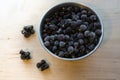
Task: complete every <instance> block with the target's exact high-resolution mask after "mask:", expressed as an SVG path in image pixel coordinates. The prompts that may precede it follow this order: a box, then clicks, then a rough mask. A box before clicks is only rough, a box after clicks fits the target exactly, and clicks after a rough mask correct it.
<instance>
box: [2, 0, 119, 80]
mask: <svg viewBox="0 0 120 80" xmlns="http://www.w3.org/2000/svg"><path fill="white" fill-rule="evenodd" d="M65 1H70V0H0V80H120V36H119V34H120V5H119V3H120V0H74V2H79V3H84V4H86V5H90V6H91V7H94V8H95V9H96V10H97V11H98V13H99V15H100V16H101V18H102V21H103V24H104V29H105V31H104V39H103V42H102V44H101V46H100V48H99V49H97V51H96V52H95V53H94V54H93V55H91V56H89V57H87V58H85V59H83V60H78V61H63V60H58V59H56V58H54V57H52V56H51V55H49V54H48V53H47V52H46V51H45V50H44V49H43V47H42V46H41V45H40V42H39V39H38V36H37V30H38V27H39V26H38V24H39V21H40V19H41V18H42V16H43V15H44V13H45V12H46V11H47V10H48V9H49V8H50V7H52V6H54V5H56V4H58V3H62V2H65ZM28 24H33V25H34V26H35V30H36V34H35V35H33V36H31V37H30V38H28V39H25V38H24V37H23V35H21V33H20V31H21V29H22V28H23V26H24V25H28ZM20 49H25V50H30V51H31V52H32V60H30V61H22V60H21V59H20V55H19V54H18V53H19V50H20ZM41 59H47V60H48V61H49V62H50V65H51V66H50V68H49V69H48V70H46V71H43V72H41V71H39V70H38V69H37V68H36V66H35V65H36V63H37V62H38V61H40V60H41Z"/></svg>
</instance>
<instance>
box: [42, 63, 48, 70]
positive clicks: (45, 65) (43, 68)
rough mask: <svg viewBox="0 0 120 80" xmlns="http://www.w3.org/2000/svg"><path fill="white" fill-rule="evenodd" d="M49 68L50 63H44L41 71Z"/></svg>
mask: <svg viewBox="0 0 120 80" xmlns="http://www.w3.org/2000/svg"><path fill="white" fill-rule="evenodd" d="M48 68H49V64H44V65H42V66H41V71H44V70H46V69H48Z"/></svg>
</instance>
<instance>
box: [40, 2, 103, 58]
mask: <svg viewBox="0 0 120 80" xmlns="http://www.w3.org/2000/svg"><path fill="white" fill-rule="evenodd" d="M71 5H73V6H78V7H84V8H88V9H90V10H92V11H93V12H94V14H96V15H97V17H98V19H99V22H100V23H101V31H102V34H101V37H100V39H99V42H98V44H97V45H96V47H95V48H94V49H93V50H92V51H90V52H89V53H87V54H86V55H83V56H81V57H78V58H61V57H58V56H57V55H55V54H53V53H52V52H51V51H50V50H48V49H47V48H46V47H45V45H44V44H43V39H42V29H43V26H44V22H45V19H46V18H48V17H49V15H52V14H53V13H54V12H55V11H56V10H59V9H60V8H61V7H65V6H71ZM38 35H39V39H40V42H41V44H42V46H43V47H44V49H45V50H46V51H47V52H48V53H50V54H51V55H52V56H54V57H56V58H58V59H62V60H79V59H83V58H85V57H87V56H89V55H91V54H92V53H93V52H94V51H95V50H96V49H97V48H98V47H99V46H100V44H101V42H102V39H103V24H102V21H101V18H100V16H99V15H98V13H97V12H96V11H94V10H93V9H91V8H89V7H87V6H84V5H81V4H79V3H73V2H67V3H61V4H58V5H56V6H54V7H53V8H51V9H49V10H48V11H47V13H46V14H45V15H44V16H43V18H42V20H41V22H40V27H39V33H38Z"/></svg>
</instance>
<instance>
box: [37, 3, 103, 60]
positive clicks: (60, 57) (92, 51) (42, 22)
mask: <svg viewBox="0 0 120 80" xmlns="http://www.w3.org/2000/svg"><path fill="white" fill-rule="evenodd" d="M69 6H70V7H71V6H72V7H74V6H75V7H80V9H81V10H82V9H86V10H87V9H88V10H90V11H92V12H93V13H94V14H95V16H97V19H98V21H99V23H100V29H98V30H96V29H95V30H94V29H93V27H92V29H93V30H92V31H91V32H90V33H89V31H87V30H86V26H87V24H88V23H89V20H88V23H87V22H86V21H87V20H85V19H86V14H87V17H88V16H89V14H90V13H89V14H88V12H87V13H86V11H84V10H82V11H81V12H80V15H81V14H83V15H81V16H80V18H79V19H80V20H82V22H84V24H85V25H86V26H85V25H80V29H78V30H79V31H81V32H83V33H84V36H90V39H91V38H94V34H97V35H100V36H99V39H98V42H97V44H96V45H95V47H93V45H90V46H89V47H87V48H89V49H91V50H90V51H89V52H88V53H86V54H84V55H82V56H79V57H78V56H77V57H74V56H73V57H70V58H68V57H63V56H64V55H63V54H65V52H64V51H65V50H63V51H59V49H58V50H57V51H59V52H58V53H59V54H58V53H57V51H56V53H54V52H53V51H52V50H53V49H54V50H55V49H56V46H54V45H50V44H52V43H50V42H49V40H48V41H45V40H47V39H49V38H46V39H44V38H43V36H45V34H44V35H43V32H48V34H49V33H51V32H50V30H48V31H46V30H44V31H43V29H44V28H43V26H44V27H46V28H48V26H46V25H45V24H46V22H45V21H48V23H47V24H49V27H52V28H51V29H52V30H56V26H55V25H50V24H51V23H49V21H50V19H48V18H49V17H51V15H52V16H55V15H57V14H55V13H56V11H58V10H60V8H63V10H65V9H64V8H65V7H69ZM68 10H69V9H68ZM73 11H74V10H73ZM53 14H54V15H53ZM73 14H74V13H73ZM75 14H77V13H76V12H75ZM61 15H62V16H64V14H62V11H61ZM71 15H72V14H71ZM71 15H70V16H71ZM78 15H79V14H78ZM95 16H94V15H91V16H90V17H89V19H90V20H91V21H94V20H96V17H95ZM60 19H61V18H60ZM65 19H66V17H65ZM51 20H52V19H51ZM72 20H73V21H77V16H74V15H73V17H72ZM53 23H54V21H53ZM58 23H59V22H58ZM89 24H91V23H89ZM71 25H72V24H71ZM93 25H97V24H95V23H94V24H93ZM89 26H90V25H89ZM62 27H64V26H62ZM48 29H49V28H48ZM60 31H61V28H60V29H58V27H57V31H56V32H55V33H52V34H54V35H55V34H59V33H60ZM84 31H85V32H84ZM93 32H94V33H93ZM100 32H101V33H100ZM87 33H89V35H88V34H87ZM103 33H104V32H103V23H102V20H101V18H100V16H99V15H98V13H97V12H96V11H95V10H93V9H91V8H90V7H88V6H85V5H82V4H80V3H75V2H65V3H61V4H58V5H56V6H54V7H52V8H51V9H49V10H48V11H47V12H46V14H45V15H44V16H43V18H42V19H41V21H40V25H39V31H38V35H39V40H40V43H41V44H42V46H43V47H44V49H45V50H46V51H47V52H48V53H49V54H51V55H52V56H54V57H56V58H58V59H61V60H80V59H83V58H86V57H87V56H89V55H91V54H92V53H94V52H95V51H96V49H97V48H98V47H99V46H100V44H101V42H102V39H103ZM48 34H47V35H48ZM62 35H63V34H60V36H61V38H60V41H59V44H60V45H59V46H60V47H62V46H64V45H65V42H64V41H63V39H64V36H63V37H62ZM57 36H58V35H57ZM54 37H55V36H51V39H54ZM79 37H81V36H80V35H79ZM83 39H84V38H83ZM91 40H92V39H91ZM52 42H54V41H52ZM56 44H57V41H56ZM79 44H80V45H82V44H83V40H82V39H81V38H80V40H79ZM75 45H76V46H77V43H75V42H74V47H75ZM47 46H50V47H49V49H48V47H47ZM53 46H54V47H53ZM80 47H81V48H80V49H82V47H83V46H80ZM51 48H52V49H51ZM65 48H67V49H66V50H69V53H70V54H71V53H72V52H73V50H72V49H73V48H72V47H71V46H68V47H65ZM87 48H86V49H87ZM92 48H93V49H92ZM50 49H51V50H50ZM60 49H61V48H60ZM78 50H79V49H78ZM73 53H74V52H73ZM56 54H57V55H56Z"/></svg>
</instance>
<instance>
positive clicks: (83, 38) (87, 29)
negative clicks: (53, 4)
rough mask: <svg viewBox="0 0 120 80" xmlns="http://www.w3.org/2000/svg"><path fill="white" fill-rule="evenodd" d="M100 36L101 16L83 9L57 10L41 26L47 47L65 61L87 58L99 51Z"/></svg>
mask: <svg viewBox="0 0 120 80" xmlns="http://www.w3.org/2000/svg"><path fill="white" fill-rule="evenodd" d="M101 34H102V31H101V23H100V20H99V18H98V16H97V15H96V13H95V12H94V11H92V10H91V9H89V8H88V7H84V6H76V5H75V6H74V5H73V6H72V5H70V6H67V5H65V6H58V7H57V9H55V10H54V11H53V12H51V13H49V14H48V15H47V16H46V17H45V18H44V19H43V24H42V26H41V35H42V39H43V42H44V45H45V46H46V48H47V49H48V50H50V51H51V52H52V53H53V54H55V55H57V56H59V57H62V58H78V57H81V56H84V55H86V54H87V53H89V52H90V51H92V50H93V49H94V48H95V47H96V45H97V44H98V42H99V39H100V37H101Z"/></svg>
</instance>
